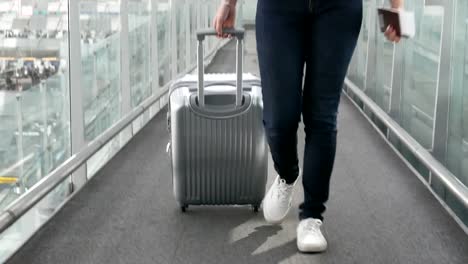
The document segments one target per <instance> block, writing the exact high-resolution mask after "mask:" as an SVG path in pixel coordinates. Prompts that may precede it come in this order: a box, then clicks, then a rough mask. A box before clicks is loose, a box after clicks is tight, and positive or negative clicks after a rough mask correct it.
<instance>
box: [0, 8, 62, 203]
mask: <svg viewBox="0 0 468 264" xmlns="http://www.w3.org/2000/svg"><path fill="white" fill-rule="evenodd" d="M35 2H36V3H35V5H33V2H31V1H29V2H28V1H0V20H1V24H0V124H1V125H0V209H1V208H4V207H5V206H6V205H8V204H9V202H11V201H12V200H13V199H15V198H16V197H18V196H19V195H21V194H22V193H24V192H25V191H26V190H28V189H29V188H31V186H33V185H34V184H35V183H36V182H38V181H39V180H40V179H41V178H42V177H43V176H45V175H46V174H47V173H49V172H50V171H51V170H52V169H54V168H56V167H57V166H58V165H59V164H61V163H62V162H63V161H64V160H65V159H67V158H68V157H69V156H70V114H69V113H70V109H69V107H70V104H69V102H70V98H69V82H68V74H69V69H68V40H69V38H68V14H67V12H68V6H67V1H56V2H54V3H53V4H52V5H51V4H49V3H48V2H49V1H45V0H44V1H35Z"/></svg>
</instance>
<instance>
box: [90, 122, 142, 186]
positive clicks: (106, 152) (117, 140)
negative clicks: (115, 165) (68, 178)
mask: <svg viewBox="0 0 468 264" xmlns="http://www.w3.org/2000/svg"><path fill="white" fill-rule="evenodd" d="M132 135H133V133H132V127H131V125H130V126H128V127H126V128H124V129H123V130H122V132H120V133H119V135H117V136H116V137H114V138H113V139H112V140H110V141H109V142H108V143H107V144H106V145H104V146H103V147H102V148H101V149H100V150H99V151H98V152H96V154H94V155H93V156H92V157H90V158H89V159H88V162H87V163H86V164H87V166H86V168H87V172H86V175H87V176H88V178H89V179H90V178H92V177H93V176H94V175H95V174H96V172H98V171H99V169H100V168H102V166H104V165H105V164H106V163H107V162H108V161H109V160H110V159H111V158H112V157H114V155H115V154H117V152H119V150H120V149H121V148H122V147H123V146H124V145H125V144H127V142H128V140H130V138H131V137H132Z"/></svg>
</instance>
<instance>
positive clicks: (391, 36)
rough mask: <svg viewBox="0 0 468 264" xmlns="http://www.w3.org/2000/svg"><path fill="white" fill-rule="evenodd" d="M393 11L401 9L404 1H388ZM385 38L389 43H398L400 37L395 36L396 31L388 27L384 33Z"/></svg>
mask: <svg viewBox="0 0 468 264" xmlns="http://www.w3.org/2000/svg"><path fill="white" fill-rule="evenodd" d="M390 4H391V6H392V8H393V9H403V6H404V0H390ZM384 35H385V37H386V38H387V39H388V40H389V41H391V42H396V43H398V42H400V37H399V36H398V35H397V33H396V30H395V29H394V28H393V27H392V26H389V27H388V28H387V30H386V31H385V33H384Z"/></svg>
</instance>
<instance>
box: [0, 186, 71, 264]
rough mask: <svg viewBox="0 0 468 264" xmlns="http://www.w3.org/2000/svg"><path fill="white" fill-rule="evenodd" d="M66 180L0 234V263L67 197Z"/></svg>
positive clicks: (52, 213) (51, 214)
mask: <svg viewBox="0 0 468 264" xmlns="http://www.w3.org/2000/svg"><path fill="white" fill-rule="evenodd" d="M69 182H70V180H69V179H66V180H64V181H63V182H62V183H61V184H59V185H58V186H57V187H55V189H54V190H53V191H51V192H50V193H49V194H48V195H46V196H45V197H44V198H43V199H42V200H41V201H40V202H39V203H37V204H36V205H35V206H34V207H33V208H32V209H30V210H29V211H28V212H26V214H24V215H23V216H22V217H20V218H19V219H18V220H17V221H16V222H15V223H14V224H13V225H12V226H10V227H9V228H8V229H7V230H5V231H4V232H3V233H1V234H0V263H4V262H5V261H6V260H7V259H8V258H9V257H10V256H11V255H12V254H13V253H14V252H15V251H16V250H17V248H19V247H20V246H21V245H23V244H24V243H25V242H26V241H27V240H28V239H29V238H30V237H31V236H32V235H33V234H34V233H35V232H36V230H37V229H38V228H39V227H40V226H41V225H43V224H44V223H45V222H46V221H47V220H48V219H49V218H50V217H51V216H53V215H54V213H55V212H56V210H57V209H59V207H60V206H61V205H62V204H63V202H64V201H65V200H66V199H67V197H68V184H69Z"/></svg>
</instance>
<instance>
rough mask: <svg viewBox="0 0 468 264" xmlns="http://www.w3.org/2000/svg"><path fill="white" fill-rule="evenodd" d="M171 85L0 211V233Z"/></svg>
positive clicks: (141, 104)
mask: <svg viewBox="0 0 468 264" xmlns="http://www.w3.org/2000/svg"><path fill="white" fill-rule="evenodd" d="M226 43H228V42H227V41H226V42H225V43H223V44H220V45H219V46H218V47H214V48H213V50H211V51H210V52H209V53H208V54H207V55H206V56H205V59H206V58H210V57H211V56H212V55H213V54H214V53H215V52H216V51H217V50H218V49H219V47H220V46H222V45H225V44H226ZM194 69H195V65H192V66H190V67H188V69H187V70H186V71H184V72H183V73H182V74H185V73H189V72H191V71H193V70H194ZM170 85H171V82H169V83H168V84H166V85H165V86H163V87H162V89H161V90H160V91H158V93H157V94H153V95H151V96H150V97H148V98H146V99H145V100H144V101H143V102H141V103H140V104H139V105H138V106H137V107H135V108H134V109H133V110H132V111H130V112H129V113H128V114H126V115H125V116H124V117H123V118H121V119H120V120H119V121H118V122H117V123H115V124H114V125H112V126H111V127H110V128H108V129H107V130H106V131H105V132H103V133H102V134H101V135H99V136H98V137H97V138H96V139H94V140H93V141H91V142H89V143H88V144H87V145H86V147H84V148H83V149H82V150H81V151H79V152H78V153H76V154H74V155H72V156H71V157H70V158H68V159H67V160H66V161H65V162H63V163H62V164H61V165H60V166H58V167H57V168H55V169H54V170H53V171H52V172H50V173H49V174H47V176H45V177H44V178H42V179H41V180H40V181H39V182H37V183H36V184H35V185H34V186H33V187H32V188H31V189H29V190H28V191H27V192H25V193H24V194H22V195H21V196H20V197H19V198H18V199H16V200H15V201H14V202H12V203H11V204H10V205H8V206H7V207H6V208H5V209H4V210H3V211H2V212H0V234H1V233H3V231H5V230H6V229H7V228H8V227H10V226H11V225H12V224H13V223H15V222H16V220H18V219H19V218H20V217H21V216H23V215H24V214H25V213H26V212H27V211H28V210H29V209H31V208H32V207H33V206H34V205H36V204H37V203H38V202H39V201H41V199H42V198H44V197H45V196H46V195H47V194H49V193H50V192H51V191H53V190H54V189H55V187H57V186H58V185H59V184H60V183H62V182H63V181H64V180H65V179H67V178H68V176H69V175H70V174H72V173H73V172H74V171H76V170H77V169H79V168H80V167H81V166H82V165H83V164H84V163H85V162H86V161H87V160H88V159H89V158H90V157H91V156H92V155H93V154H95V153H96V152H98V151H99V150H100V149H101V148H102V147H103V146H104V145H105V144H107V143H108V142H109V141H111V140H112V139H113V138H114V137H115V136H116V135H117V134H118V133H120V132H121V131H122V130H123V129H124V128H126V127H127V126H128V125H130V124H131V123H132V122H133V121H134V120H135V119H137V118H138V117H140V116H141V115H142V114H143V113H144V112H145V111H146V110H148V109H149V108H150V107H151V106H152V105H153V104H154V103H155V102H157V101H158V100H159V99H160V98H161V97H162V96H164V95H165V94H167V91H168V90H169V87H170Z"/></svg>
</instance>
